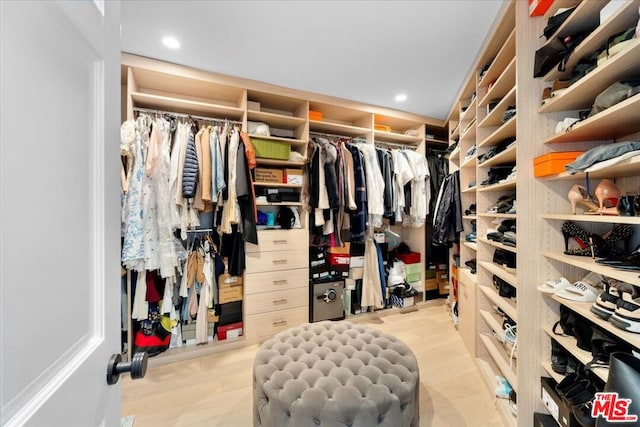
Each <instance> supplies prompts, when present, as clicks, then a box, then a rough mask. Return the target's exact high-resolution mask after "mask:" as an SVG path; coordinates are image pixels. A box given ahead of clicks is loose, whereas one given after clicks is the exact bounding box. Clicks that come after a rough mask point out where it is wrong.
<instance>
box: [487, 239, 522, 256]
mask: <svg viewBox="0 0 640 427" xmlns="http://www.w3.org/2000/svg"><path fill="white" fill-rule="evenodd" d="M478 242H482V243H486V244H487V245H491V246H493V247H496V248H500V249H504V250H505V251H509V252H513V253H514V254H517V253H518V249H517V248H514V247H513V246H507V245H504V244H502V243H500V242H495V241H493V240H489V239H487V238H486V237H478Z"/></svg>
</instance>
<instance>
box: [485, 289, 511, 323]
mask: <svg viewBox="0 0 640 427" xmlns="http://www.w3.org/2000/svg"><path fill="white" fill-rule="evenodd" d="M478 289H480V292H482V293H483V294H484V295H485V296H486V297H487V298H489V300H491V302H492V303H494V304H495V305H497V306H498V307H500V309H501V310H502V311H504V312H505V313H506V314H507V316H509V317H510V318H512V319H513V321H514V322H518V312H517V309H516V302H515V300H512V299H508V298H503V297H501V296H500V295H498V291H496V290H495V288H494V287H493V285H489V286H486V285H480V286H478Z"/></svg>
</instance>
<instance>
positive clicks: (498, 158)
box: [478, 143, 518, 168]
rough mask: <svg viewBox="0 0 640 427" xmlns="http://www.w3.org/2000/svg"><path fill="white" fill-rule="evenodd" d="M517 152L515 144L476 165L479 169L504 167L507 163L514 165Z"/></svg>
mask: <svg viewBox="0 0 640 427" xmlns="http://www.w3.org/2000/svg"><path fill="white" fill-rule="evenodd" d="M517 152H518V145H517V143H514V144H512V145H511V146H510V147H509V148H507V149H506V150H504V151H503V152H501V153H499V154H496V155H495V156H494V157H492V158H490V159H489V160H486V161H484V162H482V163H478V166H479V167H481V168H488V167H491V166H498V165H504V164H507V163H514V162H515V161H516V154H517Z"/></svg>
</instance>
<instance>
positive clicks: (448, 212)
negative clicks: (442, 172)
mask: <svg viewBox="0 0 640 427" xmlns="http://www.w3.org/2000/svg"><path fill="white" fill-rule="evenodd" d="M439 197H440V200H439V202H438V205H437V206H436V212H435V213H434V221H433V238H432V242H431V243H432V244H433V245H434V246H443V245H444V246H451V245H452V244H453V242H454V241H456V235H457V234H458V233H461V232H462V231H463V230H464V227H463V225H462V204H461V202H460V172H459V171H455V172H454V173H452V174H451V175H449V176H447V177H446V178H445V179H444V180H443V181H442V187H441V188H440V195H439Z"/></svg>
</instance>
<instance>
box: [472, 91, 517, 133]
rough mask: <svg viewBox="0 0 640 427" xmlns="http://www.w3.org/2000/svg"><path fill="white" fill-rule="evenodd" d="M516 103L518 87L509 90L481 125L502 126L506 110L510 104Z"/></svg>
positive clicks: (479, 124)
mask: <svg viewBox="0 0 640 427" xmlns="http://www.w3.org/2000/svg"><path fill="white" fill-rule="evenodd" d="M515 103H516V87H515V86H514V87H512V88H511V90H510V91H509V92H507V94H506V95H505V96H504V97H503V98H502V99H501V100H500V102H498V104H497V105H495V106H494V107H493V110H491V112H489V113H488V114H487V116H486V117H485V118H484V119H482V121H481V122H480V123H478V126H479V127H490V126H500V125H501V124H502V123H503V122H502V116H503V114H504V111H505V110H506V109H507V108H508V107H509V106H510V105H515Z"/></svg>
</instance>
